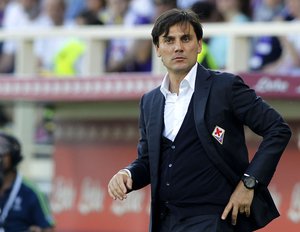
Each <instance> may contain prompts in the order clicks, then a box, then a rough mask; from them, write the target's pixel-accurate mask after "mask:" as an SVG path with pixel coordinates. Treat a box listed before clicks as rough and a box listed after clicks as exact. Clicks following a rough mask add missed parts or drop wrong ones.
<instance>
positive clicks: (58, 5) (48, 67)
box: [35, 0, 85, 77]
mask: <svg viewBox="0 0 300 232" xmlns="http://www.w3.org/2000/svg"><path fill="white" fill-rule="evenodd" d="M44 9H45V16H46V17H47V18H48V20H49V21H50V23H49V24H48V27H65V28H68V27H73V26H74V23H73V22H70V21H65V10H66V5H65V2H64V0H44ZM35 49H36V54H37V57H38V60H39V67H40V70H41V71H40V72H41V73H42V75H45V76H49V75H50V76H53V75H54V76H61V77H67V76H68V77H70V76H74V75H77V74H79V73H80V72H81V67H80V65H79V64H80V62H79V61H80V58H81V56H82V55H83V53H84V49H85V47H84V43H83V42H82V41H80V40H78V39H76V38H74V39H73V38H69V37H55V38H45V39H41V40H38V41H37V43H36V47H35Z"/></svg>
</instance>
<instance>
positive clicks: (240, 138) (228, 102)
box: [127, 65, 291, 231]
mask: <svg viewBox="0 0 300 232" xmlns="http://www.w3.org/2000/svg"><path fill="white" fill-rule="evenodd" d="M164 104H165V99H164V96H163V95H162V93H161V92H160V89H159V87H158V88H156V89H154V90H152V91H151V92H149V93H147V94H145V95H144V96H143V97H142V99H141V102H140V122H139V129H140V135H141V137H140V141H139V144H138V158H137V159H136V160H135V161H134V162H133V163H131V164H130V165H129V166H128V167H127V168H128V169H129V170H130V171H131V173H132V178H133V190H136V189H140V188H142V187H144V186H146V185H148V184H150V183H151V205H152V209H151V223H150V231H155V226H156V224H157V223H156V219H157V204H158V202H157V192H158V189H157V187H158V178H159V173H158V170H159V156H160V139H161V135H162V130H163V112H164ZM193 107H194V119H195V123H196V127H197V128H196V129H197V132H198V135H199V139H200V141H201V143H202V145H203V147H204V149H205V150H206V153H207V154H208V156H209V158H210V160H211V161H212V162H213V163H214V164H215V166H216V167H217V168H218V169H219V170H220V171H221V172H222V173H223V174H224V176H225V177H227V178H228V180H229V181H230V183H232V185H233V186H236V185H237V183H238V182H239V181H240V178H241V176H242V175H243V173H247V174H249V175H252V176H255V177H256V178H257V179H258V181H259V186H258V188H257V189H256V190H255V199H254V200H253V203H252V214H251V215H252V216H251V218H250V219H249V220H250V224H251V228H252V229H253V230H254V229H258V228H261V227H263V226H265V225H266V224H267V223H269V222H270V221H271V220H273V219H274V218H276V217H278V216H279V213H278V211H277V209H276V207H275V205H274V203H273V201H272V198H271V196H270V194H269V192H268V190H267V185H268V184H269V182H270V180H271V178H272V176H273V174H274V172H275V169H276V166H277V163H278V161H279V159H280V157H281V154H282V152H283V150H284V149H285V147H286V145H287V143H288V141H289V139H290V136H291V131H290V129H289V127H288V125H287V124H286V123H285V122H284V121H283V119H282V118H281V116H280V115H279V114H278V113H277V112H276V111H275V110H273V109H272V108H271V107H270V106H269V105H267V104H266V103H265V102H264V101H263V100H262V99H261V98H260V97H257V96H256V94H255V92H254V90H252V89H250V88H249V87H248V86H247V85H246V84H244V82H243V81H242V79H241V78H240V77H238V76H235V75H232V74H229V73H220V72H214V71H210V70H207V69H205V68H203V67H202V66H201V65H198V69H197V77H196V84H195V91H194V106H193ZM244 125H246V126H248V127H249V128H250V129H251V130H253V131H254V132H255V133H256V134H258V135H260V136H262V137H263V140H262V142H261V144H260V146H259V148H258V150H257V152H256V154H255V156H254V158H253V159H252V161H251V163H250V164H249V159H248V152H247V147H246V143H245V137H244ZM216 126H219V127H221V128H223V129H224V130H225V134H224V140H223V144H220V143H219V142H218V141H217V140H216V139H215V138H214V137H213V136H212V133H213V131H214V128H215V127H216ZM228 200H229V199H228ZM239 226H241V227H243V225H239ZM239 231H242V230H239Z"/></svg>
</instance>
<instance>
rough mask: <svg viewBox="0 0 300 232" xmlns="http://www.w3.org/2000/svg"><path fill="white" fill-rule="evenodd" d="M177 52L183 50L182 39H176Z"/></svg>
mask: <svg viewBox="0 0 300 232" xmlns="http://www.w3.org/2000/svg"><path fill="white" fill-rule="evenodd" d="M174 48H175V52H181V51H183V49H182V42H181V41H180V40H178V41H176V42H175V44H174Z"/></svg>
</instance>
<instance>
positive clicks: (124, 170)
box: [119, 168, 131, 178]
mask: <svg viewBox="0 0 300 232" xmlns="http://www.w3.org/2000/svg"><path fill="white" fill-rule="evenodd" d="M119 172H120V173H125V174H126V175H127V176H129V177H130V178H131V172H130V171H129V170H128V169H126V168H124V169H121V170H120V171H119Z"/></svg>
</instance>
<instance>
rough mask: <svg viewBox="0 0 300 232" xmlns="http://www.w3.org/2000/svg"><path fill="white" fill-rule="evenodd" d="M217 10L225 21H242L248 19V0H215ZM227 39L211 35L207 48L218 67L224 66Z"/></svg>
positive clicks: (227, 44) (226, 54) (226, 53)
mask: <svg viewBox="0 0 300 232" xmlns="http://www.w3.org/2000/svg"><path fill="white" fill-rule="evenodd" d="M215 2H216V7H217V10H218V11H219V12H220V14H221V16H222V18H223V20H224V22H226V23H244V22H247V21H249V15H250V5H249V0H242V1H241V0H216V1H215ZM228 46H229V41H228V38H227V37H226V36H213V37H211V38H210V41H209V49H210V51H211V54H212V56H213V57H214V58H215V60H216V63H217V66H218V67H219V69H225V68H226V62H227V56H228Z"/></svg>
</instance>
